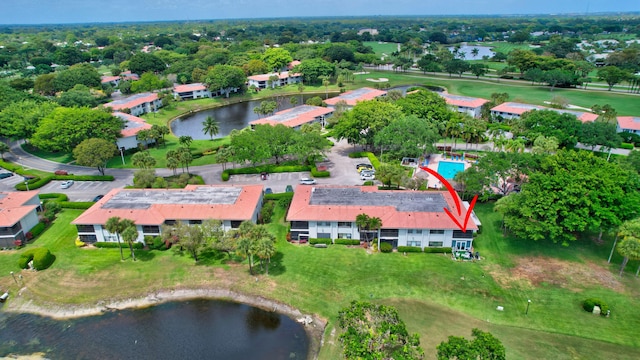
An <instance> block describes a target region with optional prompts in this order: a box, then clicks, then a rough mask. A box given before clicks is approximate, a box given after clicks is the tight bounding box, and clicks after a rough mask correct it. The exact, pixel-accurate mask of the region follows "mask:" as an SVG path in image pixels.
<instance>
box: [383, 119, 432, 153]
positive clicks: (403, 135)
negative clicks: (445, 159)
mask: <svg viewBox="0 0 640 360" xmlns="http://www.w3.org/2000/svg"><path fill="white" fill-rule="evenodd" d="M439 139H440V135H439V134H438V129H437V128H436V127H435V125H434V124H432V123H430V122H428V121H426V120H423V119H418V118H417V117H416V116H413V115H412V116H403V117H401V118H399V119H397V120H395V121H392V122H391V123H390V124H389V125H387V126H386V127H384V128H383V129H382V130H380V132H378V134H376V136H375V137H374V145H376V146H379V147H380V149H381V151H383V152H386V153H389V154H391V155H393V156H395V157H398V158H401V157H403V156H409V157H419V156H422V155H424V154H426V153H431V152H433V151H434V150H435V147H434V146H433V144H434V143H435V142H436V141H438V140H439Z"/></svg>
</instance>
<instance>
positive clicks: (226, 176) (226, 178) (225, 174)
mask: <svg viewBox="0 0 640 360" xmlns="http://www.w3.org/2000/svg"><path fill="white" fill-rule="evenodd" d="M230 177H231V175H230V174H229V172H228V171H227V170H225V171H223V172H222V181H229V178H230Z"/></svg>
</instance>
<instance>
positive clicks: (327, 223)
mask: <svg viewBox="0 0 640 360" xmlns="http://www.w3.org/2000/svg"><path fill="white" fill-rule="evenodd" d="M318 226H331V223H330V222H329V221H318Z"/></svg>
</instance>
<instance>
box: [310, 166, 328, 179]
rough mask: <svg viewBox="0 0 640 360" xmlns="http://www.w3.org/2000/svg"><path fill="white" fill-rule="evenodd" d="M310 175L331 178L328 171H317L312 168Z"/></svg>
mask: <svg viewBox="0 0 640 360" xmlns="http://www.w3.org/2000/svg"><path fill="white" fill-rule="evenodd" d="M311 175H312V176H313V177H317V178H328V177H330V176H331V173H330V172H329V171H318V169H317V168H316V167H315V166H314V167H312V168H311Z"/></svg>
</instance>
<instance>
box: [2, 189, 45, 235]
mask: <svg viewBox="0 0 640 360" xmlns="http://www.w3.org/2000/svg"><path fill="white" fill-rule="evenodd" d="M37 196H38V191H19V192H0V227H11V226H13V225H15V224H16V223H17V222H19V221H20V220H22V218H23V217H25V216H26V215H27V214H29V213H30V212H31V211H33V210H34V209H35V208H37V207H38V205H25V204H26V203H27V202H29V200H31V199H33V198H34V197H37Z"/></svg>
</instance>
